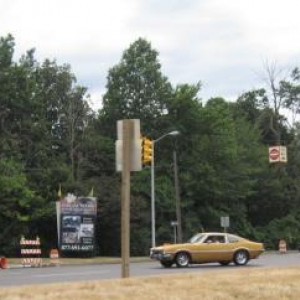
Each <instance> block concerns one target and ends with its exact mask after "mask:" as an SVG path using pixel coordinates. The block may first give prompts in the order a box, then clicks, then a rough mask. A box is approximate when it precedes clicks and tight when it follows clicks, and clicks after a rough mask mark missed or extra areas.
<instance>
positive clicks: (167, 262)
mask: <svg viewBox="0 0 300 300" xmlns="http://www.w3.org/2000/svg"><path fill="white" fill-rule="evenodd" d="M160 264H161V265H162V266H163V267H165V268H171V267H172V265H173V262H172V261H161V262H160Z"/></svg>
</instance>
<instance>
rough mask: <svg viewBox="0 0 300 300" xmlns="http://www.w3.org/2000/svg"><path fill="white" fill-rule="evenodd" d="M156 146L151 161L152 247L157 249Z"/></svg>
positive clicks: (153, 143) (153, 142)
mask: <svg viewBox="0 0 300 300" xmlns="http://www.w3.org/2000/svg"><path fill="white" fill-rule="evenodd" d="M154 145H155V141H152V160H151V234H152V236H151V237H152V247H155V245H156V242H155V179H154V153H155V151H154Z"/></svg>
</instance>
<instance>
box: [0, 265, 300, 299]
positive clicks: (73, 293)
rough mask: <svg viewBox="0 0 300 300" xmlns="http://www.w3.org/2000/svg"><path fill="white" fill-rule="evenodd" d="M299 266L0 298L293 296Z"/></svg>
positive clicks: (23, 291)
mask: <svg viewBox="0 0 300 300" xmlns="http://www.w3.org/2000/svg"><path fill="white" fill-rule="evenodd" d="M299 274H300V268H299V267H298V268H288V269H283V268H279V269H267V268H263V269H251V270H250V269H238V270H229V269H228V272H227V273H225V272H221V273H219V272H218V273H217V272H213V271H212V272H209V273H198V274H195V273H193V274H191V273H190V274H176V275H162V276H152V277H145V278H126V279H115V280H101V281H89V282H80V283H64V284H62V283H61V284H50V285H36V286H24V287H17V288H0V299H1V300H20V299H22V300H24V299H31V300H50V299H51V300H53V299H64V300H69V299H70V300H77V299H78V300H79V299H80V300H81V299H84V300H94V299H97V300H98V299H107V300H137V299H138V300H152V299H153V300H154V299H155V300H158V299H159V300H161V299H163V300H165V299H168V300H179V299H180V300H182V299H185V300H194V299H195V300H196V299H197V300H199V299H201V300H214V299H220V300H221V299H222V300H223V299H224V300H232V299H235V300H236V299H245V300H247V299H249V300H250V299H251V300H262V299H263V300H268V299H270V300H271V299H272V300H274V299H276V300H277V299H278V300H284V299H289V300H296V299H299V298H300V276H299Z"/></svg>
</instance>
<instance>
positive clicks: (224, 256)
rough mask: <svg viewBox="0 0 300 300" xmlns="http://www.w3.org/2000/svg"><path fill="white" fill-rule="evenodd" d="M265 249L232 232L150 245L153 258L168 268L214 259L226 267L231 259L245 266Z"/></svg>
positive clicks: (200, 234)
mask: <svg viewBox="0 0 300 300" xmlns="http://www.w3.org/2000/svg"><path fill="white" fill-rule="evenodd" d="M263 252H264V245H263V244H262V243H257V242H252V241H249V240H248V239H245V238H242V237H240V236H237V235H234V234H229V233H218V232H210V233H208V232H206V233H198V234H196V235H194V236H193V237H192V238H191V239H190V240H189V241H188V242H187V243H184V244H165V245H162V246H159V247H154V248H151V249H150V258H152V259H156V260H159V261H160V263H161V265H162V266H164V267H166V268H168V267H171V266H172V265H173V264H174V263H175V264H176V266H177V267H187V266H188V265H189V264H203V263H213V262H218V263H219V264H221V265H224V266H226V265H228V264H230V263H231V262H233V263H234V264H236V265H245V264H247V262H248V261H249V260H250V259H254V258H257V257H258V256H259V255H260V254H261V253H263Z"/></svg>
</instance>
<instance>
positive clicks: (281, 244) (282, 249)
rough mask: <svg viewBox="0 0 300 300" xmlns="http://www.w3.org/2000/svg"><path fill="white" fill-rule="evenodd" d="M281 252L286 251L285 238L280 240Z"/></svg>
mask: <svg viewBox="0 0 300 300" xmlns="http://www.w3.org/2000/svg"><path fill="white" fill-rule="evenodd" d="M279 252H280V253H286V241H285V240H283V239H281V240H280V241H279Z"/></svg>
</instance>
